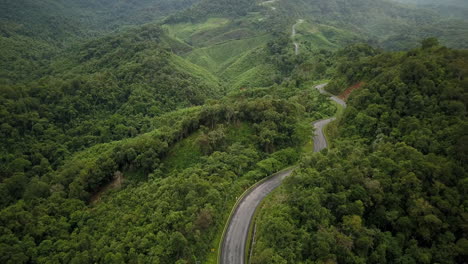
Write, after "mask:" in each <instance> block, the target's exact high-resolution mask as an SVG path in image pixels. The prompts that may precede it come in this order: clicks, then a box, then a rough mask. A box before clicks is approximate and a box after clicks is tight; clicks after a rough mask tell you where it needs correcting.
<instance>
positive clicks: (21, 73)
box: [0, 0, 196, 83]
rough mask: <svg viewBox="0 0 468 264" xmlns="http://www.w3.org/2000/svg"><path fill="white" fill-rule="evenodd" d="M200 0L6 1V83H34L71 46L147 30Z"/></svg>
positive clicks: (1, 60)
mask: <svg viewBox="0 0 468 264" xmlns="http://www.w3.org/2000/svg"><path fill="white" fill-rule="evenodd" d="M195 2H196V0H135V1H114V0H98V1H90V0H81V1H73V0H46V1H35V0H4V1H1V2H0V48H1V50H2V52H1V53H0V83H4V82H9V81H14V82H19V81H24V80H25V79H26V80H33V79H34V78H37V77H41V76H43V75H44V74H46V73H47V71H46V69H44V68H47V66H48V63H49V61H50V59H51V58H52V57H54V56H56V55H57V53H58V52H59V51H61V50H62V49H63V48H64V47H68V46H70V44H71V43H73V42H77V41H81V40H82V39H88V38H91V37H96V36H100V35H102V34H104V33H108V32H111V31H114V30H118V29H120V28H121V27H122V26H125V25H128V26H130V25H141V24H144V23H148V22H152V21H153V20H155V19H161V18H163V17H164V16H167V15H169V14H171V13H173V12H175V11H177V10H181V9H184V8H186V7H188V6H190V5H191V4H193V3H195Z"/></svg>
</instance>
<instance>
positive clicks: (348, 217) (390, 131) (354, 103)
mask: <svg viewBox="0 0 468 264" xmlns="http://www.w3.org/2000/svg"><path fill="white" fill-rule="evenodd" d="M369 50H371V49H369ZM358 51H362V48H358ZM374 52H375V51H374ZM467 61H468V53H467V52H466V51H455V50H450V49H447V48H445V47H442V46H439V45H438V44H437V41H436V40H434V39H428V40H426V41H424V42H423V46H422V48H418V49H414V50H411V51H409V52H405V53H381V54H378V55H376V56H370V57H365V58H362V59H361V60H359V61H355V62H354V63H349V64H347V65H345V66H344V67H341V68H340V67H339V72H338V76H339V78H338V79H337V80H340V79H341V78H343V79H344V80H345V83H347V84H349V85H351V84H353V83H355V82H356V80H359V81H365V83H366V84H365V85H364V86H363V87H362V88H361V89H360V90H358V91H355V93H354V94H353V95H352V96H351V98H350V100H349V102H348V103H349V107H348V108H347V109H346V110H345V113H344V117H343V119H341V124H340V126H339V132H338V133H339V135H338V137H336V138H335V139H334V149H332V150H329V151H324V152H322V153H314V154H310V155H307V156H306V157H304V158H303V159H302V161H301V163H300V168H299V169H298V170H297V171H296V172H295V174H294V175H293V176H292V177H291V178H289V179H287V180H286V183H285V184H284V187H282V189H281V190H279V191H278V192H277V193H276V194H275V195H274V196H273V197H272V198H271V201H270V202H269V203H267V206H265V208H264V210H262V213H261V216H260V218H259V219H258V223H259V225H260V226H259V227H258V231H257V238H256V240H257V243H256V245H255V253H254V257H253V259H252V263H461V262H463V260H464V259H466V257H467V252H468V251H467V249H468V240H467V233H466V232H467V230H466V224H467V218H466V212H465V208H466V206H467V204H466V201H467V197H466V194H467V192H466V187H467V186H466V183H467V180H468V174H467V171H466V169H467V167H466V165H467V163H466V160H467V157H468V156H467V153H468V152H467V148H466V146H467V142H466V141H467V134H466V132H467V131H468V130H467V126H468V120H467V119H466V87H467V76H468V64H467V63H466V62H467ZM348 66H349V67H348ZM334 82H335V83H336V81H334ZM334 82H332V84H331V88H333V87H334ZM337 82H338V83H343V81H337ZM344 87H346V86H344ZM278 199H280V200H281V203H279V202H278Z"/></svg>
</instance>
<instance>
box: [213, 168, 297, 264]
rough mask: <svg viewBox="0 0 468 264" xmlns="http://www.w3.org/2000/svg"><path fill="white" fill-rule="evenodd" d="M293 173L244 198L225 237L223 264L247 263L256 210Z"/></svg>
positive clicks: (280, 175) (274, 178) (277, 176)
mask: <svg viewBox="0 0 468 264" xmlns="http://www.w3.org/2000/svg"><path fill="white" fill-rule="evenodd" d="M292 171H293V169H290V170H287V171H283V172H280V173H277V174H275V175H273V176H272V177H271V178H269V179H268V180H266V181H264V182H263V183H261V184H259V185H258V186H257V187H255V188H253V189H252V190H251V191H250V192H249V193H248V194H247V195H245V196H244V197H243V198H242V200H241V201H240V202H239V204H238V206H237V208H236V210H235V211H234V213H233V215H232V218H231V219H230V223H229V227H228V229H227V230H226V233H225V235H224V240H223V244H222V247H221V263H222V264H244V263H245V262H244V256H245V247H246V242H247V239H248V233H249V228H250V224H251V222H252V218H253V215H254V213H255V209H257V207H258V206H259V205H260V203H261V202H262V200H263V199H264V198H265V197H266V196H267V195H268V194H270V193H271V192H272V191H273V190H274V189H276V188H277V187H278V186H280V185H281V182H282V181H283V179H284V178H286V177H287V176H289V175H291V173H292Z"/></svg>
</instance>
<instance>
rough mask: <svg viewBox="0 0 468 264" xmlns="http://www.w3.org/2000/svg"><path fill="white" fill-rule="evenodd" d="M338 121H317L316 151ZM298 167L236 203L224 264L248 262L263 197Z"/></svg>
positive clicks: (226, 235) (227, 233)
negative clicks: (252, 231)
mask: <svg viewBox="0 0 468 264" xmlns="http://www.w3.org/2000/svg"><path fill="white" fill-rule="evenodd" d="M325 86H326V84H322V85H318V86H316V87H315V88H317V89H318V90H319V91H320V93H322V94H327V95H329V94H328V93H327V92H326V91H325V90H324V88H325ZM330 99H331V100H333V101H335V102H337V103H338V104H340V105H342V106H343V107H346V103H345V102H344V101H343V100H341V99H339V98H338V97H335V96H332V95H330ZM333 120H335V118H329V119H325V120H320V121H317V122H314V123H313V124H312V125H313V126H314V128H315V131H316V134H315V136H314V152H319V151H321V150H323V149H324V148H327V146H328V144H327V141H326V138H325V135H324V134H323V128H324V127H325V126H326V125H327V124H329V123H330V122H332V121H333ZM293 170H294V169H289V170H285V171H282V172H279V173H277V174H274V175H273V176H271V177H270V178H268V179H267V180H265V181H263V182H260V183H258V184H257V185H256V186H254V187H253V188H251V189H250V190H249V191H248V192H247V193H246V194H245V195H244V196H243V197H242V198H241V200H240V201H239V202H238V203H237V204H236V206H237V207H236V208H235V209H234V212H233V213H232V215H231V218H230V219H229V225H228V227H227V229H226V231H225V233H224V235H223V238H222V239H223V240H222V244H221V253H220V259H219V262H220V264H244V263H245V255H246V254H245V250H246V244H247V240H248V238H249V229H250V225H251V224H252V220H253V216H254V214H255V210H256V209H257V207H258V206H259V205H260V203H261V202H262V200H263V199H265V197H266V196H267V195H268V194H270V193H271V192H272V191H273V190H274V189H276V188H277V187H278V186H280V185H281V183H282V181H283V180H284V179H285V178H286V177H288V176H289V175H291V173H292V172H293Z"/></svg>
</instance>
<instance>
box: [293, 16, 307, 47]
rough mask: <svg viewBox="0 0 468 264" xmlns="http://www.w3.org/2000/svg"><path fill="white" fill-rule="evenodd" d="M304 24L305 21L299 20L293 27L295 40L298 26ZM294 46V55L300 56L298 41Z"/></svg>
mask: <svg viewBox="0 0 468 264" xmlns="http://www.w3.org/2000/svg"><path fill="white" fill-rule="evenodd" d="M302 23H304V20H303V19H299V20H297V23H296V24H294V25H293V27H292V35H291V37H292V39H293V40H294V37H295V36H296V26H298V25H299V24H302ZM293 44H294V54H296V55H299V43H297V42H296V41H294V42H293Z"/></svg>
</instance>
